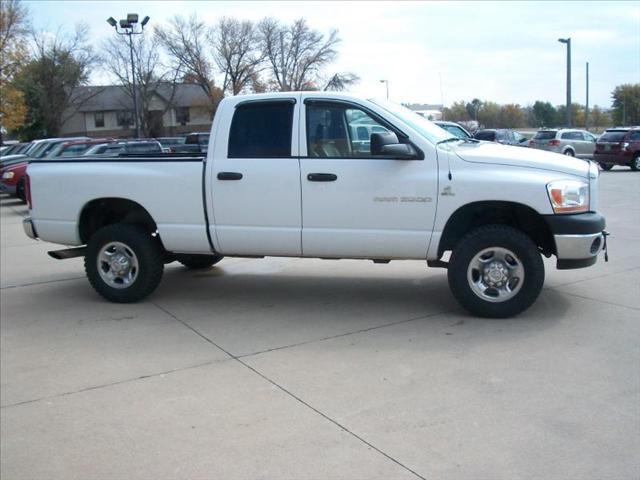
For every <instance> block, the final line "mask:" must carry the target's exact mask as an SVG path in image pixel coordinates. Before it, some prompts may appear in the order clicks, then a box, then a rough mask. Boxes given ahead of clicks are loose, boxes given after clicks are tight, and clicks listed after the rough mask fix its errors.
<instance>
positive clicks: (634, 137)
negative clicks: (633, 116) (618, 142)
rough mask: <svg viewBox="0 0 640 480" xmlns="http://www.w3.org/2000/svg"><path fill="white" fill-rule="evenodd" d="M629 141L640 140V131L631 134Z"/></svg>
mask: <svg viewBox="0 0 640 480" xmlns="http://www.w3.org/2000/svg"><path fill="white" fill-rule="evenodd" d="M629 140H632V141H636V140H640V131H636V132H631V134H630V135H629Z"/></svg>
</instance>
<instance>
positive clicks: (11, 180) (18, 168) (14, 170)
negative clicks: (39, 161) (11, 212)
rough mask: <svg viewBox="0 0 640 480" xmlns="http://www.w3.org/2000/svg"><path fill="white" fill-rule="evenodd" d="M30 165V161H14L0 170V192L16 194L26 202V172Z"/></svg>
mask: <svg viewBox="0 0 640 480" xmlns="http://www.w3.org/2000/svg"><path fill="white" fill-rule="evenodd" d="M28 165H29V162H20V163H14V164H13V165H9V166H7V167H4V168H3V169H2V170H0V192H3V193H8V194H9V195H14V196H16V197H18V198H19V199H20V200H22V201H23V202H25V201H26V197H25V192H24V181H25V180H24V174H25V173H26V171H27V166H28Z"/></svg>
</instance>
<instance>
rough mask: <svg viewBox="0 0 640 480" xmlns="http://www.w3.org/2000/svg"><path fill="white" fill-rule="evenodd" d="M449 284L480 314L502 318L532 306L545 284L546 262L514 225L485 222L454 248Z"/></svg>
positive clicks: (449, 269)
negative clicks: (487, 223)
mask: <svg viewBox="0 0 640 480" xmlns="http://www.w3.org/2000/svg"><path fill="white" fill-rule="evenodd" d="M448 280H449V288H451V292H452V293H453V295H454V297H455V298H456V300H458V302H459V303H460V305H462V306H463V307H464V308H465V309H467V310H468V311H469V312H471V313H473V314H474V315H478V316H480V317H493V318H505V317H510V316H513V315H516V314H518V313H520V312H522V311H524V310H526V309H527V308H529V307H530V306H531V304H532V303H533V302H534V301H535V300H536V298H538V295H539V294H540V290H541V289H542V285H543V283H544V264H543V263H542V258H541V257H540V253H539V252H538V248H537V247H536V245H535V244H534V243H533V241H531V239H530V238H529V237H528V236H527V235H525V234H524V233H522V232H521V231H520V230H517V229H515V228H513V227H509V226H506V225H486V226H483V227H480V228H477V229H476V230H473V231H472V232H470V233H469V234H468V235H467V236H465V237H464V238H463V239H462V240H460V242H458V244H457V245H456V247H455V248H454V250H453V252H452V254H451V260H450V262H449V267H448Z"/></svg>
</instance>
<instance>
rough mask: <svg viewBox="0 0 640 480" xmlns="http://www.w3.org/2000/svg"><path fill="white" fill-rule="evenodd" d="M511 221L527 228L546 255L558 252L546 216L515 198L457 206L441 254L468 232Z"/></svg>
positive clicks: (511, 224) (527, 231) (442, 240)
mask: <svg viewBox="0 0 640 480" xmlns="http://www.w3.org/2000/svg"><path fill="white" fill-rule="evenodd" d="M490 224H500V225H509V226H512V227H514V228H517V229H518V230H520V231H522V232H524V233H525V234H526V235H528V236H529V238H531V240H533V242H534V243H535V244H536V245H537V246H538V248H539V249H540V250H541V251H542V253H543V254H545V255H547V256H548V255H551V254H553V253H555V241H554V239H553V234H552V233H551V230H550V229H549V226H548V225H547V222H545V221H544V219H543V218H542V216H541V215H540V214H539V213H538V212H536V211H535V210H534V209H532V208H531V207H527V206H526V205H523V204H521V203H513V202H499V201H488V202H475V203H470V204H467V205H464V206H462V207H460V208H459V209H458V210H456V211H455V212H454V213H453V215H451V218H449V220H448V221H447V224H446V225H445V227H444V230H443V232H442V237H441V239H440V245H439V246H438V258H440V257H441V256H442V254H443V253H444V252H445V251H447V250H453V248H454V247H455V246H456V244H457V243H458V241H459V240H460V239H462V237H464V236H465V235H466V234H467V233H468V232H470V231H471V230H473V229H474V228H477V227H481V226H482V225H490Z"/></svg>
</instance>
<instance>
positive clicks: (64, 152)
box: [47, 138, 115, 158]
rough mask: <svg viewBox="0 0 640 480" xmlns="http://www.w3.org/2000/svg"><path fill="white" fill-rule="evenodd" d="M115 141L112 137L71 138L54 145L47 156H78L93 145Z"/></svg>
mask: <svg viewBox="0 0 640 480" xmlns="http://www.w3.org/2000/svg"><path fill="white" fill-rule="evenodd" d="M110 142H115V140H114V139H113V138H92V139H91V140H72V141H69V142H62V143H60V144H58V145H57V146H56V147H54V148H53V149H52V150H51V151H50V152H49V153H48V154H47V157H48V158H57V157H78V156H80V155H82V154H84V153H85V152H86V151H87V150H89V149H90V148H91V147H92V146H94V145H102V144H105V143H110Z"/></svg>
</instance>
